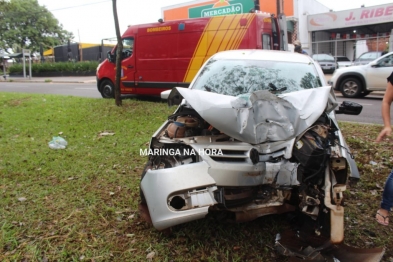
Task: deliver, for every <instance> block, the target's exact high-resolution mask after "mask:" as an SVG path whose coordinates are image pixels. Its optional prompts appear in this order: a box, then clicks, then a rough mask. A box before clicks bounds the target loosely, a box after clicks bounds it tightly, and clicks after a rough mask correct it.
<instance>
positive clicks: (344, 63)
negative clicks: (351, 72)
mask: <svg viewBox="0 0 393 262" xmlns="http://www.w3.org/2000/svg"><path fill="white" fill-rule="evenodd" d="M334 59H336V62H337V68H343V67H348V66H352V61H351V60H349V58H348V57H346V56H335V57H334Z"/></svg>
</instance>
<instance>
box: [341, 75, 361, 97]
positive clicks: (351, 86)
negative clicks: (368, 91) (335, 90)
mask: <svg viewBox="0 0 393 262" xmlns="http://www.w3.org/2000/svg"><path fill="white" fill-rule="evenodd" d="M362 90H363V87H362V84H361V83H360V81H359V80H358V79H356V78H346V79H344V80H343V81H342V82H341V87H340V91H341V93H342V94H343V96H344V97H348V98H354V97H360V95H361V93H362Z"/></svg>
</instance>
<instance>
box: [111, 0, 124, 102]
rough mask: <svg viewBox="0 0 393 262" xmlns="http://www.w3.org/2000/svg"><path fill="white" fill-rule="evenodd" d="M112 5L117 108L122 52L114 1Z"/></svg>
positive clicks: (119, 100)
mask: <svg viewBox="0 0 393 262" xmlns="http://www.w3.org/2000/svg"><path fill="white" fill-rule="evenodd" d="M112 3H113V18H114V19H115V28H116V37H117V49H116V78H115V103H116V105H117V106H122V101H121V98H120V79H121V58H122V55H121V54H122V52H123V43H122V41H121V36H120V28H119V19H118V18H117V7H116V0H112Z"/></svg>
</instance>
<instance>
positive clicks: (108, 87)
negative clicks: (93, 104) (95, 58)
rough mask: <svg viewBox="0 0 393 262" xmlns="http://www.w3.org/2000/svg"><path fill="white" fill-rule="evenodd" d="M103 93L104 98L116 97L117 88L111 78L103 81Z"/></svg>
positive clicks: (101, 87)
mask: <svg viewBox="0 0 393 262" xmlns="http://www.w3.org/2000/svg"><path fill="white" fill-rule="evenodd" d="M100 90H101V95H102V97H103V98H114V97H115V89H114V86H113V83H112V82H111V81H110V80H104V81H102V83H101V85H100Z"/></svg>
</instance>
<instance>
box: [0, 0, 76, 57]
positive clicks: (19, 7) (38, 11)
mask: <svg viewBox="0 0 393 262" xmlns="http://www.w3.org/2000/svg"><path fill="white" fill-rule="evenodd" d="M73 38H74V36H73V34H72V33H71V32H68V31H66V30H64V29H63V26H62V25H61V24H59V21H58V20H57V19H56V18H55V17H54V16H53V14H52V13H51V12H49V11H48V9H47V8H46V7H45V6H40V5H39V4H38V1H37V0H0V49H4V50H5V51H6V52H7V51H8V50H12V51H13V52H16V50H14V49H15V47H18V48H28V49H30V50H31V51H32V52H33V53H34V52H38V51H39V50H40V45H42V46H43V47H44V48H47V47H52V46H56V45H62V44H66V43H67V40H68V39H73Z"/></svg>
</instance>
